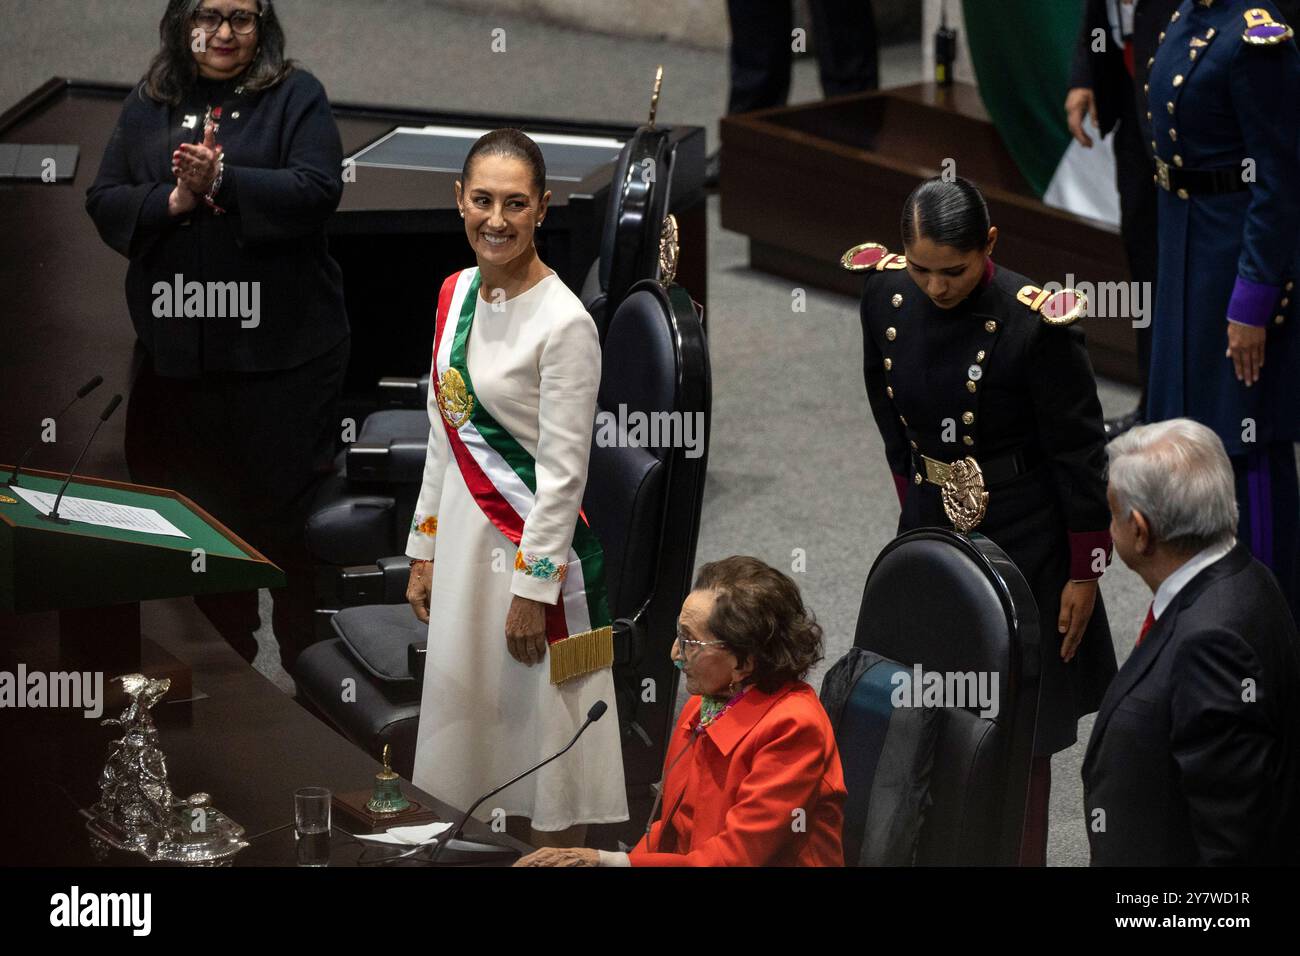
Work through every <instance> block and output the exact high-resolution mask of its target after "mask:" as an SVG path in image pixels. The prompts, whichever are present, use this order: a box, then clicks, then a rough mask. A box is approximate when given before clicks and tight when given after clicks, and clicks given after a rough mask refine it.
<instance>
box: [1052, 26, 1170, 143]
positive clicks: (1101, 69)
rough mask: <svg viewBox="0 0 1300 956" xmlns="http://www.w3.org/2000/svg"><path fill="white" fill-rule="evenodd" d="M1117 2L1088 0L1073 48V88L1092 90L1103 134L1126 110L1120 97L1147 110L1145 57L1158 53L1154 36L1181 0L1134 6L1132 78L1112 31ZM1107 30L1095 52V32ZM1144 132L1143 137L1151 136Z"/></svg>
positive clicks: (1141, 114) (1071, 84)
mask: <svg viewBox="0 0 1300 956" xmlns="http://www.w3.org/2000/svg"><path fill="white" fill-rule="evenodd" d="M1116 2H1118V0H1086V5H1085V7H1084V14H1083V27H1082V28H1081V29H1080V31H1079V43H1078V46H1077V47H1076V48H1075V51H1074V65H1073V67H1072V69H1071V70H1070V88H1071V89H1073V88H1074V87H1077V86H1084V87H1087V88H1088V89H1090V90H1092V92H1093V95H1094V96H1095V97H1096V100H1097V122H1098V124H1099V125H1100V126H1101V132H1102V135H1103V136H1104V135H1106V134H1107V133H1109V132H1110V131H1111V130H1112V129H1114V128H1115V123H1116V121H1117V120H1118V119H1119V117H1120V116H1121V115H1123V113H1124V112H1125V107H1124V104H1122V103H1121V102H1120V99H1119V98H1120V97H1122V96H1127V97H1129V98H1130V100H1134V101H1136V103H1138V104H1139V105H1140V107H1141V109H1140V110H1138V114H1137V115H1138V116H1143V115H1144V114H1145V112H1146V100H1145V98H1144V97H1142V96H1141V91H1142V84H1143V83H1145V82H1146V72H1147V60H1148V59H1149V58H1150V57H1151V56H1152V55H1153V54H1154V53H1155V52H1156V37H1157V36H1158V35H1159V34H1160V31H1161V30H1163V29H1164V28H1165V25H1166V24H1168V23H1169V18H1170V17H1172V16H1173V15H1174V11H1175V10H1177V9H1178V5H1179V2H1180V0H1137V6H1136V7H1134V9H1133V68H1134V70H1133V72H1134V75H1133V76H1132V77H1130V76H1129V74H1128V70H1127V69H1125V67H1124V51H1123V49H1122V48H1121V47H1120V46H1119V45H1118V44H1117V43H1116V42H1115V38H1114V34H1113V33H1112V32H1111V29H1110V16H1109V15H1108V13H1107V9H1108V7H1109V6H1110V5H1111V4H1113V3H1116ZM1099 29H1100V30H1102V31H1104V35H1105V38H1106V42H1105V44H1104V45H1103V47H1102V50H1101V52H1093V46H1094V43H1093V36H1094V31H1096V30H1099ZM1150 138H1151V137H1150V136H1144V137H1143V140H1144V141H1145V140H1149V139H1150Z"/></svg>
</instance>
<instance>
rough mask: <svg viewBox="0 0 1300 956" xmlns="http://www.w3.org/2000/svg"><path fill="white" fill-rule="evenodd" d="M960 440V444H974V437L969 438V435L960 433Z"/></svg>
mask: <svg viewBox="0 0 1300 956" xmlns="http://www.w3.org/2000/svg"><path fill="white" fill-rule="evenodd" d="M961 440H962V444H965V445H973V444H975V439H973V438H971V437H970V435H962V436H961Z"/></svg>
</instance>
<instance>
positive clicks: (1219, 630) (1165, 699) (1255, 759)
mask: <svg viewBox="0 0 1300 956" xmlns="http://www.w3.org/2000/svg"><path fill="white" fill-rule="evenodd" d="M1297 640H1298V639H1297V636H1296V627H1295V623H1294V621H1293V620H1292V618H1291V612H1290V611H1289V610H1288V608H1287V605H1286V602H1285V600H1284V599H1283V597H1282V593H1281V592H1280V591H1279V590H1278V587H1277V584H1276V583H1275V581H1274V579H1273V576H1272V574H1270V573H1269V571H1268V569H1267V568H1265V567H1264V566H1263V565H1262V564H1260V563H1259V562H1258V561H1256V560H1255V559H1254V558H1252V557H1251V555H1250V552H1249V551H1248V550H1247V549H1246V548H1245V547H1243V546H1242V545H1240V544H1238V545H1237V546H1236V547H1234V548H1233V549H1232V550H1231V551H1230V552H1228V554H1227V555H1226V556H1224V557H1223V558H1222V559H1220V560H1219V561H1216V562H1215V563H1214V564H1212V565H1210V566H1209V567H1208V568H1205V569H1204V570H1202V571H1201V573H1200V574H1198V575H1197V576H1196V577H1195V578H1193V579H1192V580H1191V581H1190V582H1189V583H1188V584H1187V586H1186V587H1184V588H1183V590H1182V591H1180V592H1179V593H1178V595H1177V596H1176V597H1175V598H1174V600H1173V602H1172V603H1171V604H1170V605H1169V607H1168V608H1167V609H1166V610H1165V613H1164V614H1162V615H1161V616H1160V619H1159V620H1158V621H1156V623H1155V625H1154V626H1153V627H1152V628H1151V631H1150V632H1149V633H1148V634H1147V637H1146V640H1144V641H1143V642H1142V644H1141V646H1139V647H1137V648H1135V649H1134V651H1133V653H1132V655H1130V656H1129V659H1128V660H1127V661H1125V662H1124V666H1123V667H1121V668H1120V671H1119V674H1118V675H1117V676H1116V677H1115V680H1114V682H1113V683H1112V684H1111V686H1110V689H1109V690H1108V691H1107V693H1106V697H1105V699H1104V700H1103V701H1102V704H1101V710H1100V711H1098V713H1097V721H1096V724H1095V726H1094V727H1093V731H1092V739H1091V740H1090V741H1089V742H1088V752H1087V755H1086V756H1085V758H1084V762H1083V782H1084V806H1085V809H1086V813H1087V817H1086V820H1087V825H1088V840H1089V842H1090V843H1091V845H1092V863H1093V865H1096V866H1192V865H1198V864H1202V865H1204V864H1227V865H1242V864H1276V863H1296V862H1298V861H1300V846H1298V844H1300V819H1298V816H1297V809H1298V805H1300V757H1298V755H1297V748H1300V663H1298V662H1297V650H1296V647H1297ZM1249 682H1253V684H1252V683H1249ZM1247 688H1253V700H1251V699H1247V700H1243V697H1246V698H1250V697H1251V696H1252V695H1251V694H1249V693H1248V692H1247ZM1098 811H1100V812H1101V813H1100V814H1099V813H1098Z"/></svg>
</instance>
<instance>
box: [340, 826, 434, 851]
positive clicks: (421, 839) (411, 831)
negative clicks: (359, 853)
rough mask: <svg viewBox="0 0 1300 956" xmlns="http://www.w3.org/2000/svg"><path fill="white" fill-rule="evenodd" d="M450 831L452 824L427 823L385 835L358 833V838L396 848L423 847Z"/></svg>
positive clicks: (391, 830) (395, 829)
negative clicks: (440, 834)
mask: <svg viewBox="0 0 1300 956" xmlns="http://www.w3.org/2000/svg"><path fill="white" fill-rule="evenodd" d="M450 829H451V824H450V823H445V822H444V823H425V824H422V825H420V826H414V827H392V828H391V829H389V830H387V831H385V832H383V833H358V834H356V838H357V839H358V840H369V841H370V842H372V843H389V844H393V845H396V846H421V845H422V844H425V843H436V842H438V841H437V840H436V839H435V837H437V836H438V834H439V833H442V832H443V831H444V830H450Z"/></svg>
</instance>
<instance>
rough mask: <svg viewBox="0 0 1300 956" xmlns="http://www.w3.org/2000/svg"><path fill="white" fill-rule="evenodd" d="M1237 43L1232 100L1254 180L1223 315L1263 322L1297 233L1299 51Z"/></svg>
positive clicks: (1290, 47) (1288, 46)
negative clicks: (1234, 280) (1239, 253)
mask: <svg viewBox="0 0 1300 956" xmlns="http://www.w3.org/2000/svg"><path fill="white" fill-rule="evenodd" d="M1225 39H1226V38H1225ZM1238 45H1239V49H1238V50H1237V52H1236V55H1235V57H1234V59H1233V63H1232V73H1231V81H1230V82H1231V92H1232V103H1233V107H1234V109H1235V110H1236V113H1237V122H1238V123H1240V124H1241V134H1242V138H1243V140H1244V142H1245V146H1246V157H1247V158H1248V159H1250V160H1253V161H1254V164H1255V181H1254V182H1253V183H1251V186H1250V205H1249V207H1248V208H1247V210H1246V224H1245V227H1244V231H1243V233H1242V237H1241V257H1240V258H1239V259H1238V261H1237V281H1236V284H1235V285H1234V286H1233V289H1232V298H1231V299H1230V300H1229V302H1228V319H1229V320H1230V321H1233V322H1240V323H1242V324H1245V325H1256V326H1262V325H1264V324H1266V323H1267V322H1268V320H1269V318H1270V316H1271V314H1272V312H1273V308H1274V306H1275V305H1276V304H1277V301H1278V296H1279V293H1280V289H1281V286H1282V283H1283V281H1284V279H1285V277H1286V269H1287V267H1288V266H1289V264H1290V263H1291V260H1292V256H1293V254H1294V252H1295V248H1296V241H1297V237H1298V236H1300V225H1298V224H1300V177H1297V175H1296V168H1297V164H1300V51H1298V50H1297V49H1296V45H1295V44H1294V43H1279V44H1276V45H1274V46H1256V45H1253V44H1250V43H1246V42H1244V41H1238Z"/></svg>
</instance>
